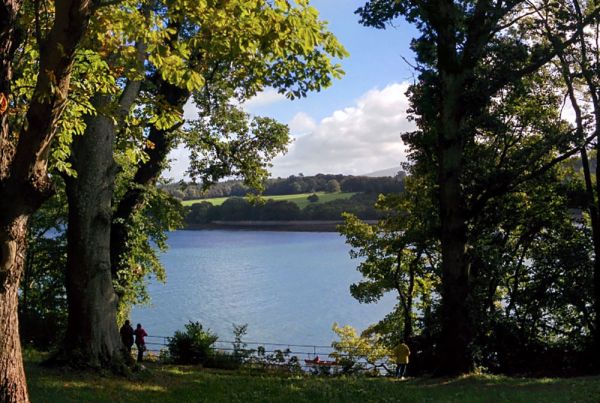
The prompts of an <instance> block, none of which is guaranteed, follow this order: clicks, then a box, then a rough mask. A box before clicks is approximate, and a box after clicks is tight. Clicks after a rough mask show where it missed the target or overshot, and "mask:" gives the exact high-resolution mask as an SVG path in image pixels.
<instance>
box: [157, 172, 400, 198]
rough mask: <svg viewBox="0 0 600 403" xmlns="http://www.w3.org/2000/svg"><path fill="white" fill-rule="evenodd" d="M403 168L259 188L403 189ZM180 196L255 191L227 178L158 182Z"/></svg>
mask: <svg viewBox="0 0 600 403" xmlns="http://www.w3.org/2000/svg"><path fill="white" fill-rule="evenodd" d="M404 176H405V175H404V172H402V171H398V173H397V174H396V176H394V177H389V176H388V177H368V176H353V175H331V174H317V175H314V176H304V175H302V174H299V175H291V176H289V177H287V178H269V179H266V180H265V181H264V182H263V184H262V187H263V189H262V190H261V194H263V195H265V196H276V195H288V194H300V193H315V192H328V193H336V192H353V193H356V192H364V193H395V192H401V191H402V179H403V178H404ZM160 188H161V189H163V190H165V191H166V192H168V193H169V194H171V195H172V196H174V197H176V198H178V199H180V200H195V199H210V198H213V197H230V196H245V195H247V194H257V190H256V189H254V188H252V187H251V186H248V185H247V184H244V181H242V180H227V181H221V182H218V183H214V184H212V185H211V186H209V187H206V186H202V185H201V184H195V183H185V182H184V183H169V184H165V185H161V186H160Z"/></svg>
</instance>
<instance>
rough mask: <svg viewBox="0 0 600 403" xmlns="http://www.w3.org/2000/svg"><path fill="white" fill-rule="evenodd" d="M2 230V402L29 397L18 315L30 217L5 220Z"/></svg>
mask: <svg viewBox="0 0 600 403" xmlns="http://www.w3.org/2000/svg"><path fill="white" fill-rule="evenodd" d="M0 223H1V224H0V225H1V226H2V229H3V230H2V232H0V402H25V401H27V400H28V395H27V384H26V382H25V372H24V371H23V360H22V358H21V357H22V355H21V342H20V339H19V319H18V313H17V312H18V311H17V306H18V290H19V281H20V279H21V276H22V274H23V268H24V258H23V257H24V256H25V250H26V234H27V217H26V216H21V217H18V218H16V219H14V220H11V222H8V223H7V222H2V221H0Z"/></svg>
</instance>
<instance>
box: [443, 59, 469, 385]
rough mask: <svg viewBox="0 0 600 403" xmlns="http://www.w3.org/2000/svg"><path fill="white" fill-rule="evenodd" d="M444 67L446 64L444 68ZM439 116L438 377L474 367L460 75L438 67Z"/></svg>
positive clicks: (462, 77)
mask: <svg viewBox="0 0 600 403" xmlns="http://www.w3.org/2000/svg"><path fill="white" fill-rule="evenodd" d="M446 67H448V66H446ZM441 79H442V86H443V91H442V100H441V102H442V114H441V117H440V121H439V133H438V136H439V140H438V147H439V168H438V184H439V203H440V221H441V237H440V238H441V249H442V340H441V342H440V344H441V346H440V347H441V348H440V362H439V364H440V367H439V369H438V372H439V373H440V374H443V375H457V374H462V373H466V372H469V371H471V370H472V368H473V367H474V364H473V356H472V354H471V351H470V350H471V344H472V341H473V340H472V339H473V329H472V323H471V320H470V318H471V315H470V311H469V299H470V281H469V274H470V273H469V272H470V261H469V259H468V256H467V239H468V236H467V214H466V210H465V201H464V195H463V194H462V190H461V189H462V186H461V173H462V166H463V149H464V139H463V137H464V133H461V129H462V127H461V126H462V125H461V123H462V122H461V119H462V113H461V111H460V101H461V95H462V93H463V90H464V89H463V86H464V83H465V80H464V76H461V75H458V74H450V73H447V72H444V71H442V73H441Z"/></svg>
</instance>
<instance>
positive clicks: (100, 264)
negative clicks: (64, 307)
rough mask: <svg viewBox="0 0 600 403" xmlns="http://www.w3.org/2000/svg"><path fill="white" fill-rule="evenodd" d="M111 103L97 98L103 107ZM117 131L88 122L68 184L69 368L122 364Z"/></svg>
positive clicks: (96, 120)
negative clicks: (115, 254)
mask: <svg viewBox="0 0 600 403" xmlns="http://www.w3.org/2000/svg"><path fill="white" fill-rule="evenodd" d="M108 101H109V99H108V97H100V96H99V97H96V99H95V102H94V104H95V105H94V106H95V107H98V106H102V105H103V104H106V103H107V102H108ZM98 109H100V108H98ZM113 144H114V127H113V123H112V121H111V119H109V118H107V117H106V116H103V115H102V114H99V115H97V116H95V117H92V118H89V119H88V121H87V130H86V134H85V135H84V136H79V137H76V138H75V139H74V142H73V146H72V162H73V167H74V168H75V170H76V171H77V178H67V179H66V183H67V198H68V202H69V226H68V230H67V272H66V285H67V299H68V309H69V318H68V326H67V334H66V338H65V341H64V345H63V353H64V354H66V357H61V358H66V359H67V360H68V361H69V362H75V363H77V364H80V365H84V366H89V367H110V366H113V364H115V363H116V362H119V361H121V359H122V354H121V352H122V346H121V340H120V337H119V332H118V328H117V317H116V313H117V295H116V294H115V291H114V288H113V282H112V281H113V279H112V275H111V270H110V226H111V217H112V214H111V208H112V207H111V201H112V194H113V186H114V179H115V174H116V164H115V162H114V161H113Z"/></svg>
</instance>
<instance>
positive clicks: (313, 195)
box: [306, 193, 319, 203]
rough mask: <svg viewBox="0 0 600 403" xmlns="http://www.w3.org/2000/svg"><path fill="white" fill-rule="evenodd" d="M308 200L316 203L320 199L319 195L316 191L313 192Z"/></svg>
mask: <svg viewBox="0 0 600 403" xmlns="http://www.w3.org/2000/svg"><path fill="white" fill-rule="evenodd" d="M306 200H308V201H309V202H311V203H315V202H318V201H319V196H317V195H316V194H315V193H313V194H311V195H310V196H308V197H307V198H306Z"/></svg>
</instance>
